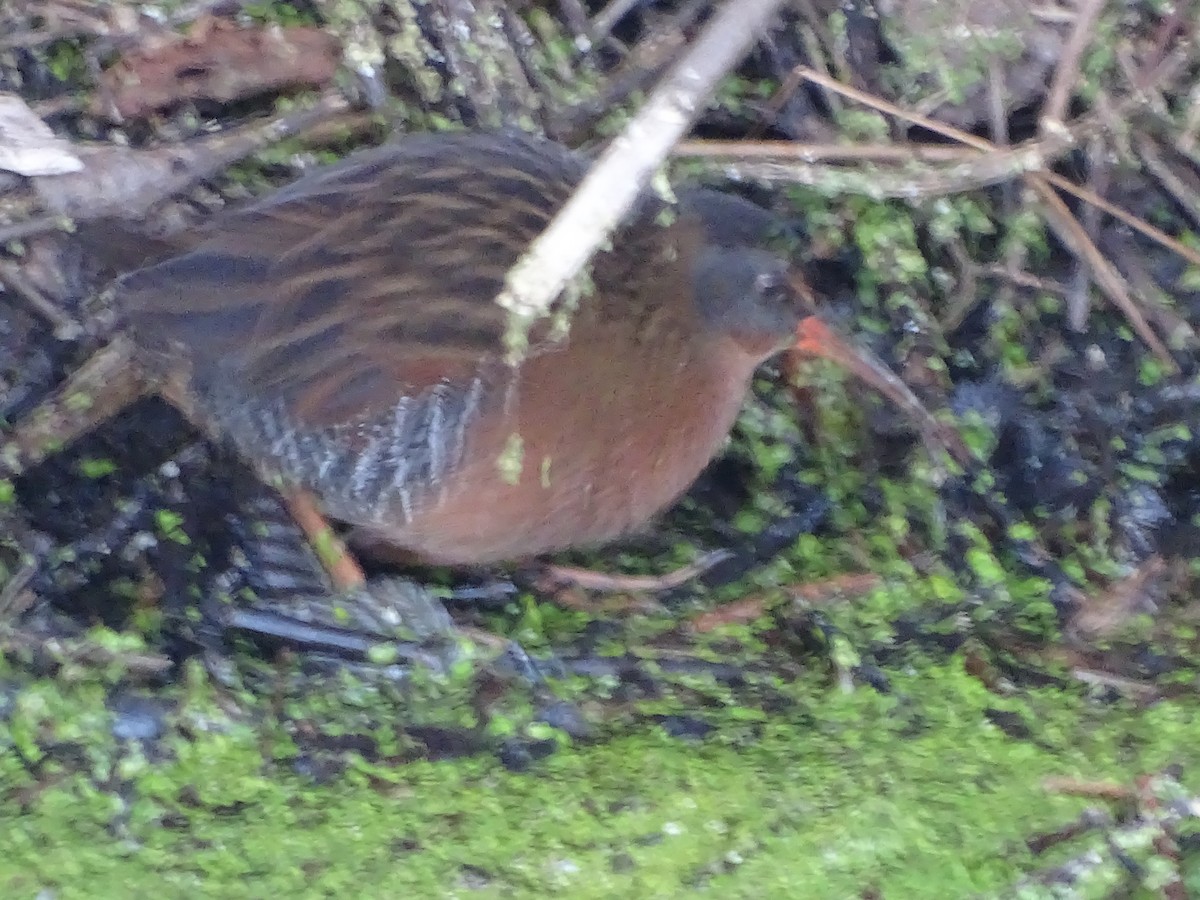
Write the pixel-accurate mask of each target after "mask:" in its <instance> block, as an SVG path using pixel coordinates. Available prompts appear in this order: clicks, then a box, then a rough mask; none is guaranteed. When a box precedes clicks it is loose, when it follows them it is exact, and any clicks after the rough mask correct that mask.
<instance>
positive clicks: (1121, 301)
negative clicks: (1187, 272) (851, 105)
mask: <svg viewBox="0 0 1200 900" xmlns="http://www.w3.org/2000/svg"><path fill="white" fill-rule="evenodd" d="M1178 56H1179V55H1178V54H1176V56H1175V58H1178ZM1185 59H1186V56H1185ZM1165 65H1166V62H1164V64H1163V65H1160V66H1159V67H1157V69H1156V72H1162V71H1163V68H1164V66H1165ZM800 71H802V73H803V74H804V77H805V78H807V79H808V80H810V81H813V82H815V83H817V84H821V85H823V86H825V87H828V88H830V89H831V90H836V91H838V92H840V93H842V94H844V95H846V96H848V97H850V98H851V99H854V100H857V101H859V102H861V103H864V104H866V105H868V106H870V107H872V108H873V109H877V110H879V111H880V112H885V113H888V114H889V115H894V116H897V117H899V118H902V119H904V120H905V121H909V122H912V123H913V124H915V125H919V126H921V127H922V128H928V129H930V130H932V131H934V132H936V133H938V134H943V135H945V136H947V137H950V138H952V139H954V140H957V141H960V142H961V143H964V144H966V145H968V146H970V147H974V148H976V149H978V150H981V151H985V152H991V151H994V150H995V146H994V145H993V144H992V143H991V142H990V141H987V140H985V139H984V138H981V137H977V136H975V135H973V134H969V133H968V132H965V131H962V130H961V129H958V128H954V127H952V126H949V125H945V124H943V123H941V122H938V121H936V120H934V119H931V118H929V117H928V116H923V115H920V114H916V113H913V112H911V111H909V110H905V109H903V108H902V107H899V106H897V105H895V104H893V103H889V102H888V101H886V100H883V99H881V98H879V97H875V96H873V95H871V94H868V93H866V92H864V91H859V90H857V89H855V88H852V87H849V86H848V85H844V84H841V83H840V82H837V81H835V80H834V79H832V78H830V77H829V76H827V75H825V74H823V73H821V72H816V71H813V70H811V69H807V68H804V67H801V69H800ZM1023 177H1024V179H1025V180H1026V182H1027V183H1028V184H1029V186H1030V187H1031V188H1032V189H1033V190H1034V192H1035V193H1036V194H1037V196H1038V198H1039V199H1040V200H1042V204H1043V209H1045V210H1046V211H1047V217H1048V220H1049V222H1050V224H1051V226H1052V227H1053V228H1054V230H1055V232H1056V233H1057V234H1058V235H1059V237H1060V238H1062V239H1063V241H1064V242H1065V243H1067V244H1068V246H1070V247H1071V248H1072V250H1074V251H1075V252H1076V253H1077V254H1079V255H1080V256H1081V257H1082V258H1084V259H1086V260H1087V261H1088V263H1089V264H1090V265H1091V267H1092V271H1093V274H1094V275H1095V277H1096V281H1097V283H1098V284H1099V285H1100V287H1101V288H1102V289H1103V290H1104V292H1105V293H1106V294H1107V295H1108V296H1109V299H1111V300H1112V301H1113V304H1114V305H1115V306H1117V308H1118V309H1120V310H1121V312H1122V313H1124V314H1125V316H1126V317H1127V318H1128V319H1129V322H1130V324H1131V325H1132V326H1133V328H1134V330H1135V331H1137V333H1138V336H1139V337H1141V339H1142V340H1143V341H1144V342H1145V343H1146V345H1147V346H1148V347H1150V348H1151V350H1152V351H1153V352H1154V354H1155V355H1156V356H1158V357H1159V358H1160V359H1161V360H1162V362H1163V364H1164V365H1166V366H1167V367H1168V368H1169V369H1170V370H1172V371H1175V370H1177V369H1178V365H1177V364H1176V363H1175V361H1174V359H1172V357H1171V354H1170V352H1169V351H1168V350H1167V348H1166V346H1165V345H1164V344H1163V343H1162V341H1161V340H1159V338H1158V336H1157V335H1156V334H1155V333H1154V331H1153V329H1151V328H1150V325H1149V323H1148V322H1147V321H1146V319H1145V317H1144V316H1143V315H1142V314H1141V311H1140V310H1139V309H1138V308H1137V306H1136V304H1135V303H1134V302H1133V300H1132V298H1131V297H1130V296H1129V293H1128V291H1127V290H1126V289H1125V286H1124V281H1123V279H1121V277H1120V275H1119V273H1117V271H1116V269H1115V268H1114V267H1113V266H1112V265H1111V264H1109V262H1108V261H1107V260H1106V259H1105V258H1104V256H1103V254H1101V253H1100V251H1099V250H1098V249H1097V248H1096V246H1095V244H1093V243H1092V241H1091V240H1090V239H1089V238H1088V236H1087V234H1086V232H1084V231H1083V229H1082V228H1081V227H1080V226H1079V223H1078V222H1077V221H1075V217H1074V216H1073V215H1072V214H1071V211H1070V209H1068V208H1067V205H1066V204H1065V203H1064V202H1063V201H1062V198H1061V197H1059V196H1058V194H1056V193H1055V192H1054V190H1053V189H1052V188H1051V185H1054V187H1060V186H1062V185H1064V184H1065V185H1070V189H1069V190H1070V192H1071V193H1074V194H1076V195H1077V196H1078V195H1079V194H1080V189H1079V188H1078V187H1077V186H1076V185H1073V184H1071V183H1070V182H1068V181H1066V179H1063V178H1059V177H1058V176H1055V175H1053V174H1052V173H1046V174H1045V175H1042V174H1035V173H1026V174H1025V175H1024V176H1023ZM1087 193H1089V194H1091V192H1087ZM1091 195H1092V196H1095V195H1094V194H1091ZM1105 211H1106V212H1107V211H1108V210H1107V209H1106V210H1105ZM1126 215H1128V214H1126ZM1131 218H1133V217H1131ZM1068 220H1069V221H1068ZM1123 221H1124V219H1123ZM1150 227H1151V226H1149V225H1148V224H1146V226H1145V228H1142V229H1139V230H1141V231H1143V233H1145V230H1146V229H1147V228H1150ZM1154 230H1155V231H1157V229H1154ZM1163 237H1164V238H1167V239H1168V241H1170V242H1171V243H1173V244H1179V242H1178V241H1174V239H1171V238H1169V237H1168V236H1167V235H1163ZM1179 248H1180V250H1181V251H1183V252H1181V253H1180V255H1182V256H1184V257H1185V258H1190V257H1191V255H1193V254H1192V253H1190V252H1189V251H1188V250H1187V248H1185V247H1183V245H1182V244H1179ZM1173 249H1174V248H1173Z"/></svg>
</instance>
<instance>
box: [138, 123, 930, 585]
mask: <svg viewBox="0 0 1200 900" xmlns="http://www.w3.org/2000/svg"><path fill="white" fill-rule="evenodd" d="M586 168H587V163H586V160H585V159H583V158H582V157H581V156H579V155H577V154H575V153H573V152H571V151H569V150H567V149H565V148H563V147H561V146H559V145H557V144H553V143H550V142H547V141H544V140H540V139H535V138H533V137H518V136H512V135H504V136H501V135H496V134H487V135H472V134H455V135H451V134H438V135H426V136H420V137H409V138H406V139H404V140H403V141H401V142H399V143H397V144H394V145H391V146H385V147H381V148H378V149H374V150H369V151H365V152H362V153H359V154H357V155H354V156H351V157H349V158H347V159H346V160H344V161H343V162H341V163H340V164H337V165H334V166H331V167H328V168H324V169H321V170H318V171H315V172H313V173H311V174H309V175H307V176H305V177H303V178H301V179H300V180H299V181H297V182H296V183H294V184H292V185H290V186H288V187H286V188H284V189H282V190H280V191H277V192H276V193H274V194H272V195H270V196H268V197H266V198H265V199H262V200H260V201H258V202H256V203H254V204H253V205H251V206H249V207H247V208H244V209H241V210H239V211H236V212H234V213H231V214H229V215H227V216H224V217H222V218H220V219H219V220H218V221H217V222H216V224H215V227H212V228H210V229H208V230H207V231H206V233H205V234H204V235H203V236H202V237H200V238H197V239H193V245H192V246H191V247H190V248H189V249H188V250H187V251H186V252H183V253H182V254H181V255H176V256H174V257H172V258H169V259H167V260H166V261H164V262H161V263H158V264H156V265H152V266H149V267H147V268H143V269H141V270H139V271H136V272H134V273H132V274H130V275H128V276H126V277H125V278H123V279H122V280H121V282H120V284H119V288H118V295H117V296H118V303H119V306H120V308H121V309H122V310H123V313H124V315H125V317H126V319H127V324H128V325H129V326H131V328H132V331H133V334H134V337H135V340H136V342H137V343H138V344H139V345H140V346H141V347H143V348H144V349H146V350H148V351H149V356H150V357H151V359H153V360H157V361H158V363H159V365H160V366H165V368H166V370H168V371H171V372H173V373H178V372H179V370H180V365H179V363H180V360H182V361H185V362H186V369H187V375H186V378H187V379H188V380H189V392H190V394H191V395H192V396H193V397H194V402H195V404H196V407H197V409H198V411H199V412H200V414H201V416H202V417H204V418H205V419H207V420H208V421H209V423H210V424H212V425H215V426H216V428H217V430H219V431H221V432H223V433H225V434H227V435H228V436H229V437H230V438H232V440H233V442H234V443H235V444H236V445H237V447H238V448H239V449H240V451H241V452H242V453H243V454H244V455H245V456H246V457H247V458H248V459H250V460H252V461H253V462H255V463H256V464H257V465H258V466H259V468H260V469H263V470H265V471H266V472H268V473H270V474H271V475H273V476H276V477H278V478H280V479H282V480H283V481H284V482H285V483H287V484H290V485H293V486H298V487H301V488H304V489H307V490H308V491H310V492H311V493H312V494H313V495H315V496H316V498H318V500H319V502H320V504H321V505H322V506H323V508H324V511H325V512H326V513H328V514H329V515H331V516H332V517H334V518H336V519H339V520H342V521H344V522H347V523H350V524H352V525H356V526H360V527H362V528H365V529H367V531H368V532H369V533H371V534H372V535H373V536H374V537H375V538H376V539H380V540H383V541H386V542H387V543H389V544H390V545H393V546H396V547H399V548H403V549H404V550H407V551H410V552H412V553H415V554H416V555H417V556H418V557H420V558H421V559H424V560H426V561H430V562H436V563H446V564H474V563H485V562H490V561H496V560H504V559H514V558H520V557H527V556H531V555H535V554H539V553H543V552H546V551H552V550H557V549H560V548H565V547H570V546H580V545H589V544H597V543H600V542H603V541H606V540H608V539H610V538H613V537H615V536H617V535H620V534H622V533H623V532H626V531H628V530H629V529H632V528H635V527H637V526H638V525H640V524H642V523H643V522H645V521H646V520H647V519H649V518H650V517H651V516H652V515H654V514H655V513H656V512H658V511H659V510H661V509H662V508H663V507H664V506H666V505H667V504H669V503H670V502H671V501H672V500H673V499H675V498H676V497H677V496H678V495H679V494H680V493H681V492H682V491H683V490H684V489H685V488H687V486H688V485H689V484H690V483H691V482H692V481H693V480H694V479H695V478H696V476H697V475H698V474H699V472H700V470H701V469H702V468H703V467H704V466H705V464H706V463H707V462H708V461H709V459H710V458H711V457H712V456H713V455H714V454H715V453H716V452H717V450H718V449H719V448H720V446H721V444H722V442H723V441H724V440H725V438H726V435H727V434H728V432H729V430H730V428H731V426H732V424H733V421H734V418H735V416H736V415H737V412H738V409H739V407H740V406H741V404H742V400H743V397H744V395H745V392H746V390H747V387H748V384H749V381H750V378H751V376H752V374H753V372H754V370H755V369H756V368H757V367H758V366H759V365H760V364H761V363H762V362H763V361H764V360H766V359H768V358H769V357H771V356H773V355H775V354H776V353H778V352H780V351H781V350H783V349H785V348H788V347H793V346H797V344H799V346H800V347H801V349H802V350H806V351H808V352H810V353H813V354H816V355H821V356H826V357H830V358H833V359H836V360H838V361H839V362H841V363H842V364H844V365H847V366H848V367H850V368H851V369H852V370H853V371H854V372H855V373H856V374H858V375H859V376H860V377H863V378H864V379H866V380H868V381H869V382H871V383H872V384H875V385H876V386H878V387H880V388H881V390H883V391H884V392H885V393H888V394H889V395H892V396H896V390H897V382H896V381H895V379H894V376H891V375H890V373H888V372H887V371H886V370H885V369H883V368H882V367H881V366H879V365H878V364H876V363H874V362H872V361H871V360H869V359H867V358H866V357H865V356H863V355H861V354H860V353H858V352H857V351H855V350H853V349H851V348H850V347H848V346H847V345H846V344H845V343H844V342H842V341H841V340H840V339H839V338H837V337H836V336H835V335H833V334H832V333H831V332H829V330H828V329H826V328H825V327H824V326H823V325H821V324H820V322H819V320H817V319H816V318H815V317H814V312H815V310H814V309H813V308H812V307H811V305H810V297H809V295H808V293H807V291H806V289H805V288H804V287H803V284H802V282H800V280H799V279H798V278H797V277H796V276H795V275H793V274H792V272H791V271H790V269H789V267H788V265H787V264H786V263H785V262H784V261H783V260H782V259H781V258H779V257H778V256H776V255H773V254H772V253H771V252H769V251H767V250H766V249H763V247H764V245H765V244H766V243H767V242H768V240H769V239H770V238H771V237H772V234H773V232H774V231H776V230H777V228H778V222H777V220H776V218H775V217H774V216H773V215H771V214H770V213H768V212H766V211H765V210H763V209H761V208H760V207H758V206H755V205H753V204H751V203H749V202H748V201H745V200H742V199H740V198H736V197H732V196H726V195H723V194H719V193H715V192H712V191H708V190H693V191H688V192H684V193H681V194H680V196H679V202H678V205H677V206H675V207H672V206H671V205H670V204H668V203H666V202H665V201H663V200H661V199H660V198H658V197H657V196H653V195H649V194H648V195H646V196H645V197H643V198H642V199H641V201H640V205H639V206H638V208H637V209H636V210H635V212H634V213H633V214H631V216H630V217H629V218H628V220H627V223H626V225H625V226H624V227H623V228H622V230H620V231H619V232H618V233H617V234H616V235H615V236H614V238H613V242H612V244H613V246H612V249H610V250H607V251H602V252H600V253H598V254H597V255H596V256H595V258H594V259H593V260H592V263H591V267H590V271H589V272H588V275H587V281H588V286H587V287H586V288H585V289H584V290H583V291H582V295H581V298H580V300H579V304H578V309H577V310H576V311H574V313H573V314H572V315H571V316H570V318H569V330H568V332H567V333H566V334H565V335H562V334H559V333H556V330H555V328H554V326H553V325H552V324H550V322H551V320H546V321H545V322H544V323H543V327H541V328H539V329H537V330H536V331H535V333H534V334H532V335H531V336H530V341H531V343H530V348H529V351H528V353H527V355H526V356H525V358H524V359H523V361H522V362H520V363H519V364H516V365H511V364H509V362H507V361H506V350H505V333H506V329H507V328H508V324H509V323H508V321H507V318H506V313H505V311H504V310H503V309H501V308H500V307H499V306H497V305H496V304H495V303H494V302H493V298H494V297H495V296H496V294H497V293H498V292H499V290H500V289H501V287H502V285H503V283H504V278H505V275H506V273H507V272H508V270H509V268H510V267H511V266H512V265H513V264H514V263H515V262H516V261H517V259H518V258H519V257H520V255H521V254H522V252H523V251H524V250H525V248H526V246H527V245H528V243H529V242H530V241H531V240H532V239H533V238H534V237H536V236H537V235H538V234H539V233H540V232H541V231H542V230H543V229H544V228H545V226H546V225H547V224H548V223H549V221H550V220H551V218H552V217H553V216H554V214H555V212H556V211H557V210H558V209H559V208H560V207H561V205H562V204H563V203H564V202H565V201H566V199H567V198H568V197H569V195H570V193H571V191H572V190H573V188H575V186H576V185H577V184H578V183H579V181H580V180H581V178H582V177H583V175H584V174H585V172H586ZM909 397H911V395H909ZM905 399H907V398H905Z"/></svg>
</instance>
